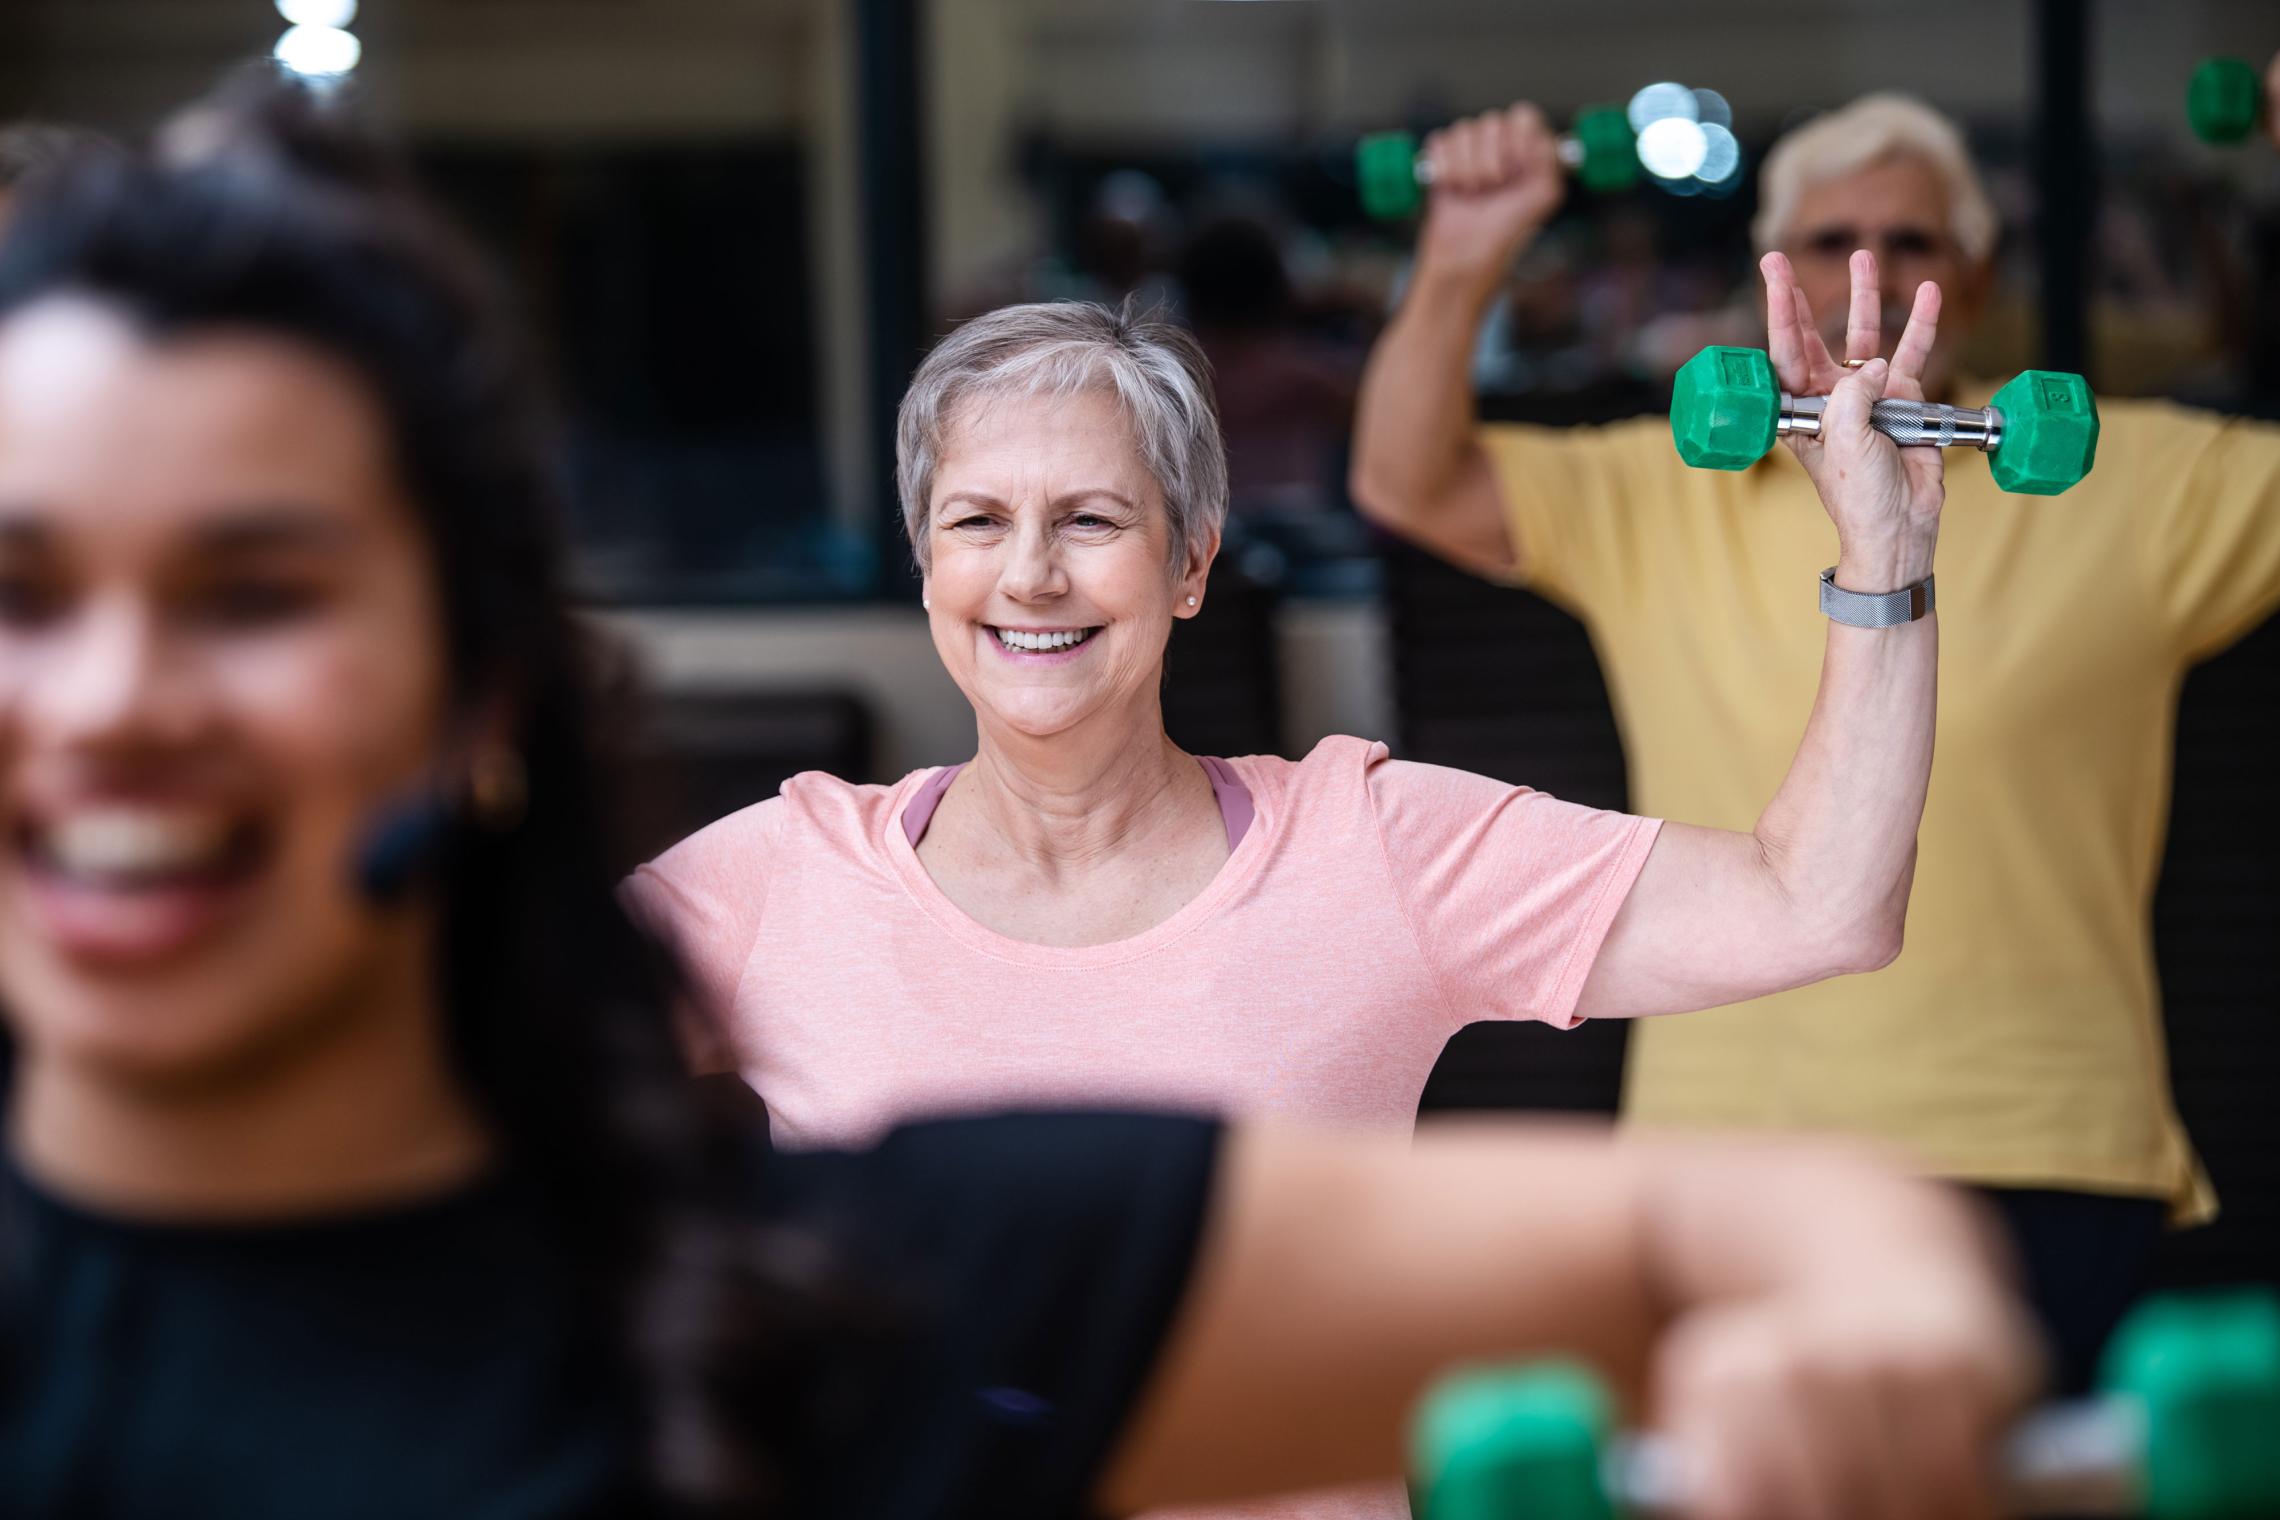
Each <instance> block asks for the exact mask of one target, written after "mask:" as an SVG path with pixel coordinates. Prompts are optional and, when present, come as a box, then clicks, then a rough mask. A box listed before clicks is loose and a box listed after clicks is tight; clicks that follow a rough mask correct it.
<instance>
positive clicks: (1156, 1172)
mask: <svg viewBox="0 0 2280 1520" xmlns="http://www.w3.org/2000/svg"><path fill="white" fill-rule="evenodd" d="M1218 1139H1219V1130H1218V1128H1217V1127H1216V1126H1215V1125H1213V1124H1211V1123H1209V1122H1207V1121H1202V1120H1195V1119H1177V1118H1159V1117H1143V1116H1135V1115H1116V1114H1067V1115H1052V1114H1016V1115H1007V1116H1001V1117H995V1118H987V1119H958V1120H943V1121H938V1122H932V1123H926V1124H920V1125H913V1126H910V1127H907V1128H904V1129H900V1130H897V1131H896V1132H895V1133H894V1134H893V1135H891V1136H890V1137H889V1138H888V1139H887V1140H886V1141H885V1142H884V1143H883V1144H882V1145H881V1146H880V1147H879V1148H878V1149H876V1150H874V1151H870V1152H866V1153H861V1154H850V1153H836V1154H834V1153H824V1152H809V1153H805V1154H800V1155H782V1156H777V1157H775V1158H773V1159H772V1160H771V1161H770V1162H769V1163H768V1167H769V1177H770V1183H769V1187H768V1190H767V1191H768V1195H769V1197H770V1199H771V1207H770V1212H771V1214H772V1215H775V1216H776V1217H778V1218H780V1219H783V1220H786V1221H789V1222H794V1223H798V1224H801V1225H814V1226H816V1227H818V1229H819V1232H820V1233H821V1234H822V1235H823V1236H824V1237H825V1238H828V1239H831V1240H834V1241H837V1242H843V1243H845V1244H846V1246H847V1248H848V1249H849V1250H850V1251H851V1252H852V1254H853V1261H854V1265H855V1267H856V1268H857V1270H858V1272H860V1271H862V1270H863V1269H864V1268H874V1269H875V1272H876V1278H877V1280H878V1281H879V1282H880V1283H881V1284H882V1285H884V1291H885V1292H886V1293H887V1295H888V1296H887V1298H886V1301H885V1302H884V1304H883V1305H882V1315H883V1317H884V1319H885V1320H886V1322H887V1323H888V1324H889V1325H890V1326H897V1327H899V1328H894V1329H890V1330H888V1331H887V1332H885V1333H883V1334H882V1335H881V1336H879V1337H878V1338H877V1339H876V1341H875V1343H874V1345H873V1346H872V1347H871V1348H870V1349H868V1350H862V1351H854V1352H851V1353H849V1354H850V1355H852V1356H855V1357H858V1358H864V1359H866V1360H867V1362H868V1365H867V1366H866V1367H864V1368H863V1372H864V1374H865V1375H862V1376H860V1377H857V1378H854V1379H852V1380H849V1381H848V1383H847V1384H846V1386H852V1387H855V1388H858V1389H860V1390H862V1393H861V1395H860V1397H858V1398H856V1399H854V1400H853V1401H851V1402H850V1403H848V1404H847V1405H846V1406H845V1407H844V1408H843V1409H842V1410H841V1411H840V1412H839V1413H838V1415H837V1416H836V1417H829V1416H826V1417H824V1418H826V1419H827V1421H828V1423H827V1425H826V1428H825V1429H824V1431H823V1433H822V1436H821V1439H820V1444H819V1445H818V1446H817V1448H816V1450H815V1457H816V1460H814V1461H813V1462H810V1463H804V1464H803V1466H802V1470H803V1474H804V1475H805V1476H804V1477H803V1479H802V1486H803V1487H804V1488H805V1489H806V1490H807V1492H806V1493H805V1494H804V1495H803V1497H802V1501H801V1502H798V1503H793V1504H790V1505H788V1506H787V1507H786V1513H788V1514H799V1515H814V1516H831V1517H840V1516H846V1517H850V1520H852V1517H855V1516H863V1517H866V1520H900V1517H911V1520H916V1517H919V1516H927V1517H939V1520H965V1517H973V1520H981V1517H984V1516H987V1517H990V1520H1073V1517H1079V1516H1084V1515H1087V1514H1090V1513H1091V1510H1090V1508H1089V1504H1088V1498H1089V1495H1090V1494H1091V1493H1092V1491H1093V1490H1094V1489H1095V1488H1096V1487H1097V1486H1098V1482H1099V1477H1100V1470H1101V1468H1102V1466H1103V1464H1104V1463H1106V1462H1107V1460H1108V1459H1109V1458H1110V1457H1111V1456H1112V1455H1113V1453H1114V1449H1115V1443H1116V1438H1117V1436H1118V1434H1119V1432H1120V1431H1121V1430H1122V1428H1123V1426H1124V1424H1125V1422H1126V1419H1127V1418H1128V1416H1129V1415H1130V1413H1131V1412H1132V1407H1133V1404H1134V1401H1135V1400H1136V1399H1137V1398H1138V1397H1139V1395H1140V1393H1141V1391H1142V1387H1143V1384H1144V1383H1145V1381H1146V1379H1147V1377H1148V1375H1149V1373H1150V1372H1151V1371H1152V1370H1153V1368H1154V1366H1155V1364H1156V1359H1157V1352H1158V1350H1159V1347H1160V1346H1161V1343H1162V1342H1163V1340H1164V1338H1165V1336H1166V1334H1167V1333H1168V1331H1169V1330H1170V1327H1171V1325H1172V1323H1173V1321H1174V1318H1175V1316H1176V1315H1177V1313H1178V1310H1179V1306H1180V1303H1181V1301H1182V1299H1183V1297H1184V1295H1185V1293H1186V1289H1187V1284H1188V1277H1189V1272H1190V1269H1191V1267H1192V1265H1193V1263H1194V1259H1195V1256H1196V1252H1197V1250H1198V1249H1199V1246H1200V1242H1201V1239H1202V1233H1203V1227H1204V1216H1205V1211H1206V1208H1207V1206H1208V1203H1209V1197H1210V1191H1211V1180H1212V1175H1213V1171H1214V1168H1215V1165H1216V1160H1217V1151H1218ZM890 1454H891V1460H890V1459H889V1455H890Z"/></svg>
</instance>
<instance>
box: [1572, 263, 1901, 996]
mask: <svg viewBox="0 0 2280 1520" xmlns="http://www.w3.org/2000/svg"><path fill="white" fill-rule="evenodd" d="M1762 268H1763V271H1764V274H1765V286H1766V312H1767V326H1768V329H1769V332H1770V337H1771V350H1772V355H1773V361H1774V367H1775V369H1776V371H1777V372H1778V373H1779V375H1780V377H1781V384H1782V388H1783V389H1784V390H1787V391H1789V392H1791V393H1792V394H1795V395H1828V396H1829V398H1830V400H1829V405H1828V412H1827V415H1826V416H1825V417H1824V419H1823V423H1822V432H1821V434H1820V436H1819V437H1817V438H1802V437H1799V436H1797V435H1795V434H1792V435H1790V438H1789V444H1790V447H1791V448H1792V449H1794V450H1795V451H1796V453H1797V456H1798V458H1799V460H1800V461H1801V462H1802V463H1803V464H1804V466H1805V469H1806V472H1807V473H1808V474H1809V475H1810V476H1811V477H1812V480H1813V486H1814V489H1815V490H1817V491H1818V492H1819V493H1820V496H1821V501H1822V504H1823V505H1824V506H1825V507H1827V509H1828V512H1829V516H1830V518H1831V520H1832V521H1833V522H1834V523H1835V525H1836V530H1837V531H1836V543H1835V545H1834V547H1835V550H1836V554H1835V560H1836V582H1837V585H1838V586H1839V587H1841V588H1843V589H1845V590H1847V591H1855V592H1863V593H1875V592H1886V591H1897V590H1900V589H1902V588H1904V587H1908V586H1913V585H1915V584H1917V583H1918V582H1921V581H1923V580H1924V579H1925V578H1926V577H1927V576H1929V575H1930V574H1931V573H1932V548H1933V544H1934V542H1935V541H1936V539H1937V538H1938V535H1939V515H1940V505H1941V502H1942V500H1943V494H1944V493H1943V484H1942V477H1941V466H1940V451H1939V450H1937V449H1929V448H1915V449H1900V448H1897V447H1895V446H1894V445H1893V444H1892V442H1891V441H1890V440H1889V439H1887V438H1885V437H1883V436H1882V435H1881V434H1879V433H1876V432H1874V431H1872V430H1871V429H1870V427H1869V425H1868V420H1869V409H1870V406H1871V405H1872V403H1874V402H1875V401H1876V400H1877V399H1878V398H1879V397H1881V396H1886V395H1890V396H1896V397H1905V398H1915V397H1920V396H1921V395H1922V394H1923V391H1922V385H1921V375H1922V369H1923V363H1924V360H1925V357H1926V356H1927V355H1928V354H1929V353H1930V352H1931V348H1932V338H1933V335H1934V331H1935V329H1936V327H1937V325H1938V321H1939V310H1940V292H1939V287H1938V286H1936V285H1932V284H1929V283H1927V284H1925V285H1924V286H1922V287H1921V288H1920V289H1918V291H1917V292H1916V303H1915V310H1914V311H1913V313H1912V314H1911V315H1910V317H1909V319H1908V326H1907V329H1906V331H1905V332H1904V333H1903V334H1902V335H1901V339H1900V343H1899V346H1898V348H1897V349H1896V350H1895V351H1894V354H1893V357H1892V361H1891V364H1890V367H1889V371H1888V370H1887V367H1886V365H1885V363H1884V362H1883V361H1882V360H1878V359H1875V358H1873V357H1869V356H1872V355H1874V354H1875V353H1876V352H1877V347H1878V314H1877V283H1876V260H1875V257H1874V255H1872V254H1870V253H1868V252H1867V251H1865V250H1863V251H1861V252H1859V253H1856V254H1854V255H1853V262H1852V305H1851V310H1850V314H1849V321H1848V323H1847V328H1846V337H1845V347H1846V350H1847V351H1848V352H1849V353H1851V354H1854V355H1857V356H1861V357H1862V358H1865V359H1866V360H1867V362H1866V363H1865V364H1864V365H1863V366H1862V367H1859V368H1855V369H1847V368H1845V367H1843V366H1842V365H1840V364H1839V363H1838V362H1837V361H1836V360H1835V359H1834V358H1832V357H1831V356H1830V354H1829V352H1828V349H1827V348H1826V347H1825V346H1824V345H1823V344H1822V342H1821V338H1820V335H1819V333H1818V332H1817V331H1816V329H1815V328H1814V325H1813V320H1812V313H1811V312H1810V311H1809V310H1808V309H1807V307H1806V304H1805V297H1804V294H1803V292H1801V291H1800V290H1798V289H1797V286H1796V283H1795V280H1794V279H1793V277H1792V275H1791V272H1790V268H1789V264H1788V261H1787V260H1786V259H1784V258H1783V257H1782V256H1781V255H1780V254H1768V255H1767V256H1766V258H1765V260H1764V262H1763V265H1762ZM1811 593H1812V588H1811V587H1808V586H1800V587H1798V588H1797V597H1798V608H1797V614H1796V615H1797V616H1799V617H1811V616H1813V615H1814V614H1813V613H1812V611H1811V610H1810V604H1809V603H1808V602H1806V600H1805V599H1806V597H1808V596H1810V595H1811ZM1938 655H1939V629H1938V620H1937V618H1936V617H1934V616H1929V615H1927V616H1925V617H1922V618H1920V619H1918V620H1917V621H1915V622H1911V623H1904V624H1902V625H1900V626H1898V627H1895V628H1875V629H1871V628H1853V627H1848V626H1846V625H1844V624H1841V623H1837V622H1834V621H1832V622H1831V623H1830V624H1829V631H1828V650H1827V653H1826V654H1825V655H1824V656H1823V658H1822V664H1821V686H1820V691H1819V693H1818V694H1817V695H1816V697H1815V699H1814V703H1813V713H1812V716H1811V718H1810V719H1808V720H1807V722H1806V725H1805V736H1804V739H1803V740H1802V742H1800V743H1799V745H1798V747H1797V756H1796V758H1795V759H1794V760H1792V761H1791V762H1790V766H1789V774H1788V775H1787V776H1786V777H1784V778H1783V780H1782V783H1781V787H1780V790H1778V791H1777V792H1775V793H1774V796H1773V800H1772V801H1771V802H1769V803H1767V804H1766V808H1765V811H1764V813H1763V814H1761V815H1760V816H1759V818H1758V822H1757V827H1756V828H1755V829H1753V830H1751V831H1750V832H1749V833H1747V834H1741V833H1734V832H1730V831H1726V830H1720V829H1705V828H1697V827H1692V826H1689V825H1686V824H1682V823H1676V822H1673V823H1669V824H1666V825H1665V826H1664V828H1663V830H1662V833H1661V835H1660V837H1659V838H1658V839H1657V840H1656V842H1655V847H1654V851H1653V853H1652V854H1651V855H1649V856H1648V857H1647V862H1646V865H1645V867H1644V868H1643V869H1642V870H1641V871H1640V873H1639V878H1638V881H1637V884H1636V885H1635V886H1634V887H1633V888H1632V890H1631V894H1630V896H1629V898H1628V899H1626V901H1625V902H1624V904H1623V908H1622V911H1621V913H1620V914H1619V915H1618V916H1617V917H1616V919H1615V922H1614V925H1613V927H1612V928H1611V929H1610V930H1609V931H1608V935H1607V940H1606V943H1605V945H1604V946H1603V947H1602V949H1601V951H1600V955H1599V959H1598V961H1597V962H1596V963H1595V964H1594V965H1593V968H1592V972H1591V976H1590V978H1589V980H1588V981H1586V982H1585V984H1584V988H1583V995H1582V999H1581V1002H1580V1003H1579V1005H1578V1011H1579V1012H1580V1013H1582V1014H1583V1015H1585V1016H1586V1017H1600V1018H1605V1017H1623V1016H1631V1015H1639V1014H1653V1013H1675V1012H1680V1011H1683V1010H1686V1009H1692V1008H1710V1007H1716V1006H1718V1005H1719V1004H1723V1003H1731V1002H1738V1001H1740V1000H1742V999H1745V998H1752V997H1761V996H1764V995H1765V994H1767V993H1772V992H1780V991H1783V990H1785V989H1787V988H1790V987H1800V986H1803V985H1805V984H1806V983H1808V982H1816V981H1820V980H1822V979H1823V978H1826V977H1831V976H1840V975H1843V974H1846V973H1848V972H1859V971H1872V970H1875V969H1876V968H1878V967H1880V966H1884V965H1887V964H1889V963H1890V962H1891V960H1892V959H1893V957H1895V956H1897V955H1898V954H1899V953H1900V940H1901V930H1902V925H1903V923H1904V921H1905V919H1906V915H1907V906H1908V888H1909V884H1910V881H1911V880H1912V879H1913V877H1914V874H1915V866H1916V826H1917V823H1918V821H1919V820H1920V819H1921V818H1922V816H1923V811H1924V791H1925V788H1926V786H1927V785H1928V783H1929V781H1930V779H1931V767H1932V717H1933V709H1934V705H1935V699H1936V695H1937V691H1936V676H1937V667H1938ZM1703 742H1704V743H1714V742H1716V741H1715V740H1714V738H1712V737H1711V736H1707V735H1706V736H1704V740H1703Z"/></svg>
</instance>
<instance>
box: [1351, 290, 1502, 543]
mask: <svg viewBox="0 0 2280 1520" xmlns="http://www.w3.org/2000/svg"><path fill="white" fill-rule="evenodd" d="M1493 290H1494V287H1493V286H1485V287H1484V286H1483V285H1482V283H1481V282H1480V281H1479V280H1478V279H1477V278H1468V277H1464V276H1460V275H1455V274H1442V273H1439V272H1437V271H1435V270H1433V269H1432V268H1431V267H1430V266H1429V265H1428V264H1425V263H1422V262H1421V263H1420V265H1419V267H1418V269H1417V273H1416V277H1415V279H1414V280H1413V281H1412V283H1411V286H1410V289H1409V291H1408V294H1407V296H1406V297H1405V299H1404V300H1403V301H1402V304H1401V309H1400V310H1399V311H1398V312H1396V313H1395V314H1394V319H1393V321H1392V323H1391V324H1390V325H1388V326H1387V328H1386V330H1385V333H1384V335H1383V336H1382V337H1380V338H1379V340H1378V343H1377V346H1376V348H1375V349H1373V350H1372V352H1371V354H1370V361H1369V366H1368V368H1367V369H1366V370H1365V371H1364V372H1363V375H1362V389H1361V399H1360V404H1359V406H1358V408H1357V410H1356V413H1355V421H1354V463H1353V481H1352V485H1353V493H1354V499H1355V501H1356V503H1357V504H1358V505H1360V506H1361V507H1362V508H1363V509H1364V510H1365V511H1367V512H1368V513H1369V514H1370V515H1371V516H1372V517H1375V518H1376V519H1377V520H1379V521H1380V522H1383V523H1385V524H1386V525H1387V526H1389V527H1392V528H1395V529H1400V530H1407V531H1423V530H1425V529H1426V528H1427V526H1428V525H1427V524H1425V523H1424V522H1423V520H1422V519H1423V518H1424V517H1425V516H1427V515H1428V514H1429V513H1430V512H1431V510H1432V508H1433V507H1434V505H1435V504H1436V503H1439V502H1443V501H1446V500H1447V499H1449V497H1450V496H1451V495H1452V494H1453V492H1454V490H1455V488H1456V486H1457V485H1458V484H1459V483H1460V482H1461V481H1462V480H1463V478H1464V476H1465V475H1466V474H1467V472H1468V471H1472V470H1485V468H1486V466H1485V463H1484V462H1482V461H1481V460H1480V459H1479V457H1478V455H1479V450H1478V446H1477V445H1476V443H1475V442H1474V439H1473V428H1474V425H1475V423H1474V411H1475V406H1476V398H1475V396H1474V393H1473V383H1472V349H1473V341H1474V337H1475V335H1476V334H1477V333H1478V332H1479V330H1480V323H1481V318H1482V314H1483V313H1484V312H1485V310H1486V309H1487V305H1488V301H1489V299H1490V297H1491V295H1492V294H1493Z"/></svg>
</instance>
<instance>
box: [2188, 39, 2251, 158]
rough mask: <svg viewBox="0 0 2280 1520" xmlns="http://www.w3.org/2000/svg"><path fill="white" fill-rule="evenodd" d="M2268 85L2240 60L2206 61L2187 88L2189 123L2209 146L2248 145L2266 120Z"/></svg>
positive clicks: (2203, 60) (2196, 70)
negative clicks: (2248, 140) (2258, 125)
mask: <svg viewBox="0 0 2280 1520" xmlns="http://www.w3.org/2000/svg"><path fill="white" fill-rule="evenodd" d="M2265 104H2266V103H2265V99H2264V81H2263V80H2262V79H2260V78H2258V77H2257V74H2256V68H2255V65H2253V64H2251V63H2249V62H2247V61H2246V60H2245V59H2240V58H2204V59H2202V60H2201V65H2200V67H2199V68H2196V69H2195V70H2193V78H2192V81H2191V82H2190V83H2189V84H2187V85H2186V87H2185V119H2186V120H2187V121H2188V122H2191V123H2192V125H2193V135H2194V136H2195V137H2198V138H2199V139H2201V141H2203V142H2205V143H2215V144H2217V145H2218V146H2220V147H2222V146H2226V145H2229V144H2232V143H2237V142H2245V141H2246V140H2247V139H2248V136H2249V134H2250V133H2252V132H2254V131H2255V130H2256V125H2257V123H2258V122H2260V121H2262V120H2263V119H2264V111H2265Z"/></svg>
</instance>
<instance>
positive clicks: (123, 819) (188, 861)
mask: <svg viewBox="0 0 2280 1520" xmlns="http://www.w3.org/2000/svg"><path fill="white" fill-rule="evenodd" d="M230 832H231V830H230V823H229V820H228V819H227V818H226V817H224V816H222V815H220V814H218V813H210V812H199V813H191V812H184V811H182V810H180V809H175V808H167V809H159V808H139V807H136V808H129V807H112V808H88V809H85V810H83V811H81V812H77V813H73V814H72V815H71V816H70V817H68V818H62V819H58V820H57V821H55V822H54V823H51V824H49V825H47V827H46V828H45V829H44V830H43V831H42V840H41V843H42V847H43V853H45V854H46V856H47V858H48V859H49V860H50V861H52V862H53V863H54V864H55V865H57V866H58V867H60V868H61V869H62V870H64V871H65V872H67V873H69V874H70V875H73V876H160V875H166V874H169V873H173V872H179V871H187V870H194V869H197V868H199V867H202V866H209V865H212V864H213V863H214V862H216V861H217V860H219V859H220V858H221V857H222V855H223V853H224V852H225V851H226V850H227V849H228V848H229V843H230Z"/></svg>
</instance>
